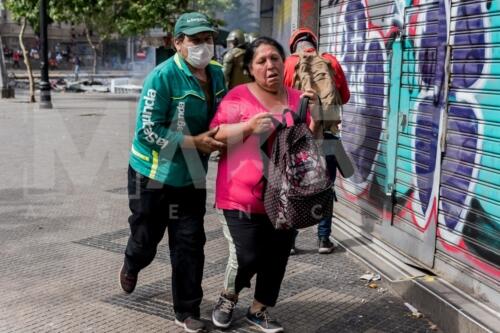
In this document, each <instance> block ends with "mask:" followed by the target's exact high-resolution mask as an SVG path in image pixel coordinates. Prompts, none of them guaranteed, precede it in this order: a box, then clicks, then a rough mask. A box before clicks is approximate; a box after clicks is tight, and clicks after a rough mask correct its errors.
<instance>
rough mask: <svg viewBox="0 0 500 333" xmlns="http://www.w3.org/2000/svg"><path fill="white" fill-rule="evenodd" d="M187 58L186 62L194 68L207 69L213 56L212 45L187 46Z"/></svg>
mask: <svg viewBox="0 0 500 333" xmlns="http://www.w3.org/2000/svg"><path fill="white" fill-rule="evenodd" d="M187 49H188V56H187V58H186V61H187V62H188V63H189V64H190V65H191V66H193V67H195V68H199V69H202V68H205V67H207V65H208V63H209V62H210V60H212V57H213V56H214V45H213V44H208V43H202V44H199V45H195V46H188V48H187Z"/></svg>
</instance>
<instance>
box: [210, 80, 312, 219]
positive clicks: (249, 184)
mask: <svg viewBox="0 0 500 333" xmlns="http://www.w3.org/2000/svg"><path fill="white" fill-rule="evenodd" d="M286 89H287V92H288V108H289V109H291V110H293V111H298V109H299V106H300V95H301V92H300V91H298V90H295V89H292V88H288V87H287V88H286ZM261 112H272V111H268V110H266V109H265V108H264V106H263V105H262V104H261V103H260V102H259V101H258V100H257V98H256V97H255V96H254V95H253V94H252V93H251V92H250V90H249V89H248V86H247V85H246V84H242V85H239V86H237V87H235V88H233V89H232V90H230V91H229V93H228V94H227V95H226V96H225V97H224V98H223V100H222V101H221V103H220V105H219V107H218V109H217V112H216V113H215V116H214V118H213V120H212V122H211V124H210V128H213V127H216V126H218V125H221V124H235V123H241V122H244V121H247V120H249V119H250V118H251V117H252V116H254V115H255V114H257V113H261ZM276 119H278V120H281V113H280V114H277V115H276ZM286 120H287V124H288V126H290V125H292V124H293V119H292V117H291V115H290V114H287V115H286ZM307 122H308V123H309V122H310V115H309V113H308V114H307ZM235 142H236V143H234V144H228V149H227V152H226V153H224V154H222V155H221V157H220V160H219V165H218V170H217V180H216V187H215V204H216V207H217V208H219V209H228V210H240V211H243V212H247V213H261V214H262V213H265V210H264V203H263V201H262V200H261V198H262V189H263V183H262V182H261V178H262V170H263V163H262V157H261V153H260V136H259V135H250V136H249V137H247V138H246V139H243V137H241V138H237V139H236V141H235Z"/></svg>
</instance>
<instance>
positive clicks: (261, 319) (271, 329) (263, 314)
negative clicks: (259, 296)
mask: <svg viewBox="0 0 500 333" xmlns="http://www.w3.org/2000/svg"><path fill="white" fill-rule="evenodd" d="M245 319H246V320H247V321H248V322H249V323H250V324H253V325H255V326H257V327H258V328H259V329H260V330H261V331H262V332H264V333H277V332H283V327H282V326H281V324H280V323H278V322H277V321H276V320H274V319H272V318H271V316H269V313H268V312H267V310H265V309H263V310H261V311H259V312H256V313H251V312H250V309H248V312H247V315H246V318H245Z"/></svg>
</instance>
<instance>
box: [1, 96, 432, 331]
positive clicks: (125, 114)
mask: <svg viewBox="0 0 500 333" xmlns="http://www.w3.org/2000/svg"><path fill="white" fill-rule="evenodd" d="M52 97H53V104H54V107H55V108H54V109H53V110H35V109H34V106H33V105H30V104H27V103H24V102H22V101H24V100H25V99H24V98H23V97H21V96H19V94H18V98H17V99H16V100H14V101H6V100H0V139H1V142H2V148H1V155H2V159H0V170H2V171H1V172H0V253H1V256H0V307H1V309H2V311H0V332H2V333H3V332H16V333H17V332H181V331H182V330H181V329H179V328H178V327H177V326H175V324H174V323H173V321H172V320H173V318H174V317H173V312H172V307H171V290H170V279H169V277H170V266H169V259H168V246H167V244H166V241H165V240H164V241H163V242H162V244H161V246H160V249H159V251H158V255H157V257H156V259H155V261H154V262H153V263H152V264H151V265H150V266H149V267H148V268H146V269H145V270H144V271H142V272H141V274H140V276H139V283H138V286H137V289H136V291H135V292H134V293H133V294H131V295H127V294H125V293H123V292H122V291H121V289H120V287H119V286H118V271H119V269H120V266H121V263H122V261H123V251H124V247H125V242H126V240H127V236H128V232H129V231H128V223H127V217H128V214H129V211H128V206H127V196H126V188H125V186H126V170H127V160H128V152H129V145H130V140H131V135H132V131H133V128H134V125H135V98H127V97H120V96H111V95H107V94H96V95H92V94H69V93H65V94H63V93H61V94H53V95H52ZM215 166H216V165H215V163H211V170H210V175H209V178H208V185H209V199H208V202H207V206H208V210H207V216H206V234H207V244H206V247H205V251H206V264H205V272H204V283H203V284H204V285H203V287H204V292H205V296H204V300H203V303H202V316H203V318H205V319H207V320H208V318H210V313H211V309H212V307H213V305H214V302H215V301H216V298H217V295H218V294H219V292H220V289H221V287H222V281H223V275H224V269H225V264H226V260H227V255H228V249H227V243H226V241H225V239H224V237H223V234H222V231H221V228H220V224H219V222H218V215H217V213H216V211H215V210H214V209H213V208H212V205H213V188H212V186H213V183H214V167H215ZM298 247H299V249H300V250H301V251H300V252H299V254H298V255H296V256H293V257H290V261H289V264H288V269H287V273H286V277H285V280H284V282H283V285H282V289H281V294H280V300H279V303H278V305H277V306H276V308H274V309H271V313H272V314H273V315H274V316H275V317H276V318H277V319H279V320H280V321H281V323H282V324H283V325H284V326H285V328H286V332H297V333H304V332H324V333H326V332H372V333H374V332H431V331H436V330H437V329H436V328H434V327H432V323H430V322H429V321H428V320H427V318H425V317H424V318H419V319H417V318H414V317H413V316H412V315H411V312H410V311H409V310H408V309H407V308H406V307H405V306H404V301H403V300H402V299H401V298H399V297H398V296H396V295H395V294H394V293H392V292H391V291H390V289H389V287H388V285H387V284H386V282H385V281H383V280H382V281H377V286H378V288H374V289H372V288H369V287H368V286H367V285H366V282H364V281H361V280H360V279H359V277H360V276H361V275H363V274H364V273H366V272H367V270H368V268H367V267H366V266H364V265H363V264H362V263H361V262H359V261H357V259H356V258H355V257H354V256H353V255H351V254H350V253H348V252H346V251H345V250H343V249H341V248H338V249H337V251H336V252H334V253H333V254H330V255H319V254H318V253H317V252H316V241H315V230H314V229H308V230H305V231H303V232H301V234H300V236H299V238H298ZM251 298H252V293H251V290H245V291H244V293H243V294H242V295H241V299H240V302H239V304H238V307H237V310H236V313H235V321H234V325H233V327H232V329H230V330H227V331H229V332H255V330H253V329H250V327H249V326H248V325H247V324H246V322H245V321H244V320H242V317H243V315H244V312H245V311H246V307H247V306H248V305H249V304H250V301H251ZM211 331H213V332H218V330H215V329H213V328H212V329H211ZM437 331H438V330H437Z"/></svg>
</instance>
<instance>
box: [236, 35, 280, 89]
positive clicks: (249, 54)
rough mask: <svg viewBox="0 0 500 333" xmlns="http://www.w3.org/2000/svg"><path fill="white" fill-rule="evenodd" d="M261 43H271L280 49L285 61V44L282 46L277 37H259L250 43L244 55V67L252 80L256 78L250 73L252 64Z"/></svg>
mask: <svg viewBox="0 0 500 333" xmlns="http://www.w3.org/2000/svg"><path fill="white" fill-rule="evenodd" d="M261 45H271V46H274V48H275V49H276V50H278V53H279V54H280V56H281V59H282V60H283V61H285V50H284V49H283V46H281V44H280V43H278V42H277V41H276V40H275V39H272V38H271V37H259V38H257V39H256V40H254V41H253V42H252V43H250V45H248V47H247V49H246V51H245V55H244V56H243V69H244V70H246V71H247V73H248V76H250V78H251V79H252V80H254V77H253V76H252V75H251V74H250V64H251V63H252V60H253V57H254V56H255V50H257V48H258V47H259V46H261Z"/></svg>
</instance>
